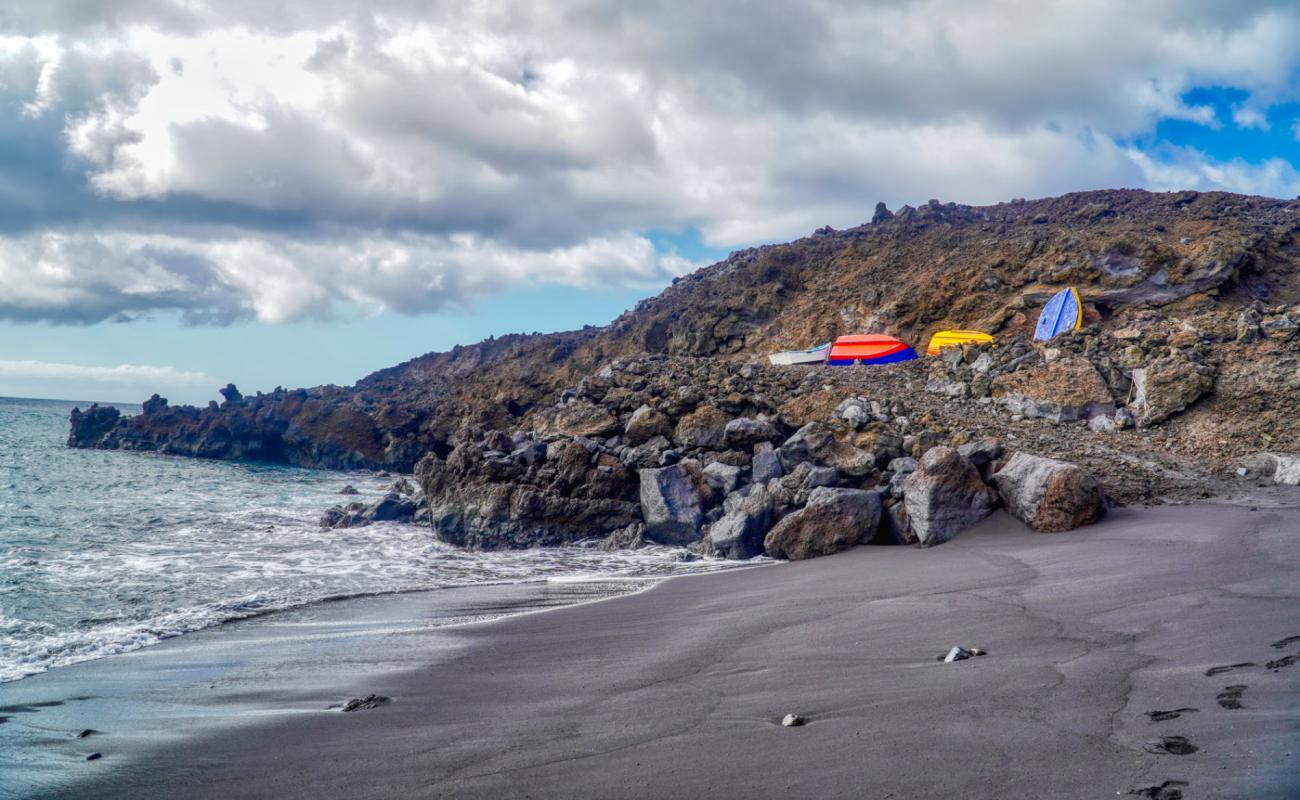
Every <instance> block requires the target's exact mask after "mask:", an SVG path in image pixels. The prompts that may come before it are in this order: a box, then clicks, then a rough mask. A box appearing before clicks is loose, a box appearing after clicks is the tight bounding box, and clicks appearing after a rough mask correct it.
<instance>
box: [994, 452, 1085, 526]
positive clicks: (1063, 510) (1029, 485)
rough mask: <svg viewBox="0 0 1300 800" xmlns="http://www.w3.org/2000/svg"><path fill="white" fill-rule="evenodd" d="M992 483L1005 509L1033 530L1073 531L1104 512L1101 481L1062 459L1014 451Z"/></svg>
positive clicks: (996, 473)
mask: <svg viewBox="0 0 1300 800" xmlns="http://www.w3.org/2000/svg"><path fill="white" fill-rule="evenodd" d="M993 483H994V484H996V485H997V487H998V494H1000V495H1001V496H1002V500H1003V502H1005V503H1006V505H1007V510H1008V511H1010V512H1011V513H1012V514H1014V515H1015V516H1016V517H1017V518H1019V519H1020V521H1021V522H1024V523H1025V524H1026V525H1028V526H1029V527H1031V528H1033V529H1034V530H1036V531H1045V532H1055V531H1068V530H1073V529H1074V528H1077V527H1079V526H1081V525H1090V524H1092V523H1094V522H1096V521H1097V520H1099V519H1101V517H1102V515H1103V514H1104V513H1106V501H1105V498H1104V496H1103V495H1102V491H1101V484H1099V483H1098V482H1097V479H1096V478H1094V477H1092V476H1091V475H1089V474H1088V473H1086V472H1084V471H1083V470H1082V469H1080V468H1079V467H1078V466H1076V465H1074V464H1070V463H1068V462H1065V461H1057V460H1055V459H1051V458H1043V457H1041V456H1034V455H1030V454H1029V453H1016V454H1015V455H1013V456H1012V457H1011V460H1010V461H1008V462H1007V463H1006V465H1005V466H1003V467H1002V469H1000V470H998V471H997V472H995V473H994V474H993Z"/></svg>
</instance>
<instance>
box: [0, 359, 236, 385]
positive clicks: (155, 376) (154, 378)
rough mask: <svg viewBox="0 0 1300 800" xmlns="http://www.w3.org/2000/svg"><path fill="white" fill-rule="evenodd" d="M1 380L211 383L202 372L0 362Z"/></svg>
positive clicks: (141, 367) (168, 368)
mask: <svg viewBox="0 0 1300 800" xmlns="http://www.w3.org/2000/svg"><path fill="white" fill-rule="evenodd" d="M0 380H6V381H7V380H38V381H85V382H91V383H102V384H134V383H140V382H144V383H149V382H155V383H165V384H170V385H184V386H194V385H199V384H206V383H212V379H211V378H209V377H208V376H207V375H204V374H203V373H202V372H187V371H184V370H178V369H176V368H175V367H150V366H145V365H142V364H120V365H118V366H116V367H87V366H83V365H81V364H60V363H56V362H49V361H5V360H0Z"/></svg>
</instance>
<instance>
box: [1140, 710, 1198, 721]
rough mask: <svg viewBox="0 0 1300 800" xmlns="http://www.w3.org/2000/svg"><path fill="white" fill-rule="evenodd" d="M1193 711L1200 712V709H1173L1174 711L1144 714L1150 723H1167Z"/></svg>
mask: <svg viewBox="0 0 1300 800" xmlns="http://www.w3.org/2000/svg"><path fill="white" fill-rule="evenodd" d="M1193 711H1200V709H1199V708H1174V709H1170V710H1169V711H1148V712H1146V714H1147V716H1148V717H1150V719H1151V721H1152V722H1168V721H1169V720H1171V719H1178V718H1179V717H1181V716H1182V715H1184V714H1188V713H1191V712H1193Z"/></svg>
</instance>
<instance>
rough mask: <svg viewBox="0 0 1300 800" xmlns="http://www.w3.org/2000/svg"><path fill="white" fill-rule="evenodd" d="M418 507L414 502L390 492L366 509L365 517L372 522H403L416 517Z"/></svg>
mask: <svg viewBox="0 0 1300 800" xmlns="http://www.w3.org/2000/svg"><path fill="white" fill-rule="evenodd" d="M416 507H417V506H416V502H415V501H414V500H411V499H410V498H407V497H402V496H401V495H399V494H397V493H396V492H389V493H388V494H386V495H384V496H383V497H381V498H379V499H378V500H376V501H375V504H374V505H372V506H371V507H370V508H368V509H366V511H365V515H364V516H365V518H366V519H367V520H369V521H371V522H401V521H404V520H410V519H411V518H412V517H414V516H415V510H416Z"/></svg>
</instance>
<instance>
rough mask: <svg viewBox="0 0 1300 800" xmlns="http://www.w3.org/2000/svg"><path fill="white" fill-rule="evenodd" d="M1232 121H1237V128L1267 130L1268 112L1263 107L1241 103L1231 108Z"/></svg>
mask: <svg viewBox="0 0 1300 800" xmlns="http://www.w3.org/2000/svg"><path fill="white" fill-rule="evenodd" d="M1232 121H1233V122H1235V123H1237V127H1238V128H1256V129H1258V130H1261V131H1266V130H1268V114H1267V112H1266V111H1265V110H1264V109H1261V108H1258V107H1257V106H1252V105H1249V104H1244V103H1243V104H1242V105H1239V106H1234V107H1233V109H1232Z"/></svg>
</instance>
